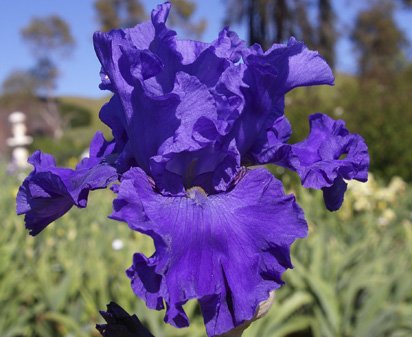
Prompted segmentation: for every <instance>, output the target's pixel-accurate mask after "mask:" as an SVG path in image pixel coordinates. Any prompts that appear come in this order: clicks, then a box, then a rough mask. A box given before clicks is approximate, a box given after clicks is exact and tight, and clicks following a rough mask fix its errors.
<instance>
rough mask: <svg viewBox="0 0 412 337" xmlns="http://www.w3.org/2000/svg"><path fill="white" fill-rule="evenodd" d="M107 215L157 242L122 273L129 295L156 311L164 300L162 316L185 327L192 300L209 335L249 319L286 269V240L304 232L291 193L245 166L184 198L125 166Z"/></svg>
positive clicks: (261, 172)
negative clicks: (223, 184)
mask: <svg viewBox="0 0 412 337" xmlns="http://www.w3.org/2000/svg"><path fill="white" fill-rule="evenodd" d="M111 217H112V218H113V219H116V220H121V221H125V222H127V223H128V224H129V226H130V228H132V229H133V230H137V231H140V232H142V233H145V234H148V235H150V236H151V237H152V238H153V240H154V243H155V247H156V252H155V254H154V255H153V256H151V257H150V258H147V257H145V256H144V255H142V254H136V255H135V256H134V259H133V265H132V266H131V267H130V269H129V270H128V271H127V274H128V276H129V277H130V278H131V282H132V288H133V290H134V291H135V293H136V294H137V295H138V296H140V297H141V298H144V299H145V300H146V304H147V305H148V306H149V307H150V308H154V309H158V310H159V309H162V308H163V300H164V301H165V303H166V307H167V312H166V318H165V319H166V320H167V322H169V323H171V324H173V325H175V326H178V327H182V326H186V325H187V324H188V318H187V317H186V315H185V313H184V310H183V307H182V305H183V304H184V303H186V302H187V301H188V300H190V299H198V300H199V302H200V305H201V308H202V311H203V315H204V318H205V324H206V328H207V331H208V335H209V336H215V335H219V334H221V333H224V332H226V331H228V330H230V329H232V328H234V327H235V326H237V325H239V324H241V323H242V322H244V321H245V320H249V319H251V318H252V317H253V316H254V314H255V311H256V308H257V306H258V304H259V302H261V301H262V300H265V299H266V298H267V297H268V295H269V292H270V290H273V289H276V288H278V287H279V286H280V285H281V284H283V281H282V280H281V275H282V273H283V272H284V271H285V270H286V269H287V268H291V267H292V265H291V262H290V255H289V249H290V245H291V244H292V243H293V242H294V241H295V240H296V239H297V238H302V237H305V236H306V233H307V226H306V222H305V220H304V218H303V212H302V210H301V209H300V208H299V207H298V206H297V204H296V202H295V199H294V197H293V196H291V195H285V194H284V192H283V189H282V185H281V183H280V182H279V181H278V180H276V179H275V178H274V177H273V176H272V175H271V174H270V173H269V172H268V171H266V170H264V169H256V170H252V171H248V172H247V173H246V175H245V176H244V177H243V178H242V179H241V180H240V181H239V182H238V183H237V185H236V186H235V187H234V188H233V190H231V191H230V192H227V193H222V194H216V195H210V196H207V195H206V193H205V192H204V191H203V190H202V189H200V188H198V187H195V188H192V189H190V190H188V191H187V194H186V196H182V197H165V196H162V195H161V194H158V193H156V192H155V191H154V190H153V188H152V185H151V184H150V183H149V181H148V178H147V176H146V174H145V173H144V172H143V171H142V170H140V169H138V168H135V169H131V170H130V171H129V172H128V173H126V174H125V175H124V176H123V180H122V183H121V185H120V189H119V192H118V197H117V199H116V200H115V202H114V212H113V214H112V216H111ZM239 275H242V277H241V278H239Z"/></svg>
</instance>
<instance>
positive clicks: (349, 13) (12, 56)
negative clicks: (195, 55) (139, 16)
mask: <svg viewBox="0 0 412 337" xmlns="http://www.w3.org/2000/svg"><path fill="white" fill-rule="evenodd" d="M159 1H161V0H144V1H143V3H144V4H145V6H146V9H147V10H150V9H151V8H153V7H155V6H156V4H158V3H159ZM93 2H94V1H93V0H77V1H68V0H13V1H6V0H3V1H0V28H1V29H0V41H1V45H2V48H1V52H0V83H1V82H3V80H4V78H5V77H6V76H7V75H8V74H9V73H10V72H11V71H12V70H17V69H27V68H29V67H31V66H32V65H33V63H34V59H33V57H32V55H31V54H30V52H29V50H28V48H27V47H26V45H24V43H23V41H22V39H21V37H20V30H21V29H22V28H23V27H24V26H26V25H27V24H28V23H29V22H30V20H31V18H32V17H33V16H37V17H41V16H47V15H50V14H58V15H60V16H61V17H63V18H64V19H65V20H66V21H67V22H68V23H69V24H70V26H71V29H72V33H73V36H74V38H75V40H76V48H75V50H74V52H73V55H72V56H71V57H70V58H68V59H62V60H61V61H60V62H59V68H60V70H61V73H62V74H61V78H60V80H59V85H58V89H57V93H58V94H59V95H81V96H90V97H99V96H101V95H102V94H103V93H102V92H101V91H99V89H98V87H97V85H98V83H99V68H100V66H99V62H98V60H97V58H96V56H95V54H94V50H93V44H92V34H93V32H94V31H95V30H96V29H97V27H98V23H97V20H96V17H95V13H94V10H93ZM222 3H223V1H222V0H206V1H204V0H199V1H197V12H196V16H195V19H196V17H197V18H205V19H206V20H207V22H208V27H207V30H206V32H205V34H204V36H203V38H202V39H203V40H205V41H212V40H214V39H215V37H216V36H217V34H218V32H219V30H220V29H221V28H222V26H223V24H222V21H223V16H224V7H223V5H222ZM365 3H366V1H355V0H335V2H334V6H335V10H336V12H337V13H338V14H339V19H340V21H339V22H338V28H339V30H340V32H341V33H342V35H343V38H342V39H341V40H340V42H339V43H338V46H337V57H338V63H337V70H338V71H343V72H349V73H350V72H354V71H355V61H356V59H355V55H354V53H353V50H352V46H351V45H350V43H349V41H348V40H347V39H345V38H344V36H345V32H347V31H348V30H349V27H350V24H351V22H352V19H353V17H354V15H355V13H356V12H357V10H358V9H359V8H361V6H364V4H365ZM396 19H397V22H398V24H399V26H400V27H401V28H402V29H403V30H404V31H405V32H406V33H407V35H408V37H409V40H410V41H412V10H410V11H402V12H401V11H399V12H397V14H396ZM232 29H234V30H235V31H236V32H237V33H238V34H239V35H240V37H242V38H245V39H246V30H245V28H244V27H232ZM179 36H181V35H179Z"/></svg>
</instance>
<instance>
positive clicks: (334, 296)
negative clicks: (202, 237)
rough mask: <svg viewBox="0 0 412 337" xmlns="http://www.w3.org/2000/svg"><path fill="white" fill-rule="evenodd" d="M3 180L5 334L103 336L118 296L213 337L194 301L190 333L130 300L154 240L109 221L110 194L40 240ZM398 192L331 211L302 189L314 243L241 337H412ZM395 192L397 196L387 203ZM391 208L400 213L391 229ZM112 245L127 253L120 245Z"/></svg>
mask: <svg viewBox="0 0 412 337" xmlns="http://www.w3.org/2000/svg"><path fill="white" fill-rule="evenodd" d="M1 172H3V170H2V171H1ZM0 184H1V186H2V189H1V190H0V205H1V208H0V215H1V219H2V225H3V228H2V232H1V235H0V332H1V334H0V335H1V336H2V337H23V336H24V337H26V336H27V337H29V336H30V337H69V336H76V337H92V336H98V334H97V332H96V330H95V329H94V325H95V324H96V323H97V322H101V321H102V320H101V318H100V316H99V314H98V310H101V309H104V308H105V304H106V303H108V302H109V301H112V300H113V301H115V302H117V303H119V304H120V305H122V306H123V307H124V308H125V309H126V310H128V311H129V312H136V313H137V314H138V315H139V317H140V318H141V319H142V321H143V322H144V324H146V325H147V326H148V328H149V329H150V330H151V331H152V333H153V334H154V335H155V336H156V337H175V336H176V337H177V336H182V337H183V336H184V337H186V336H187V337H189V336H190V337H197V336H199V337H200V336H205V331H204V327H203V323H202V320H201V317H200V315H199V312H198V308H197V306H196V305H195V304H194V303H189V304H188V305H187V306H186V308H187V312H188V315H189V317H190V319H191V323H192V324H191V326H190V328H187V329H181V330H179V329H175V328H173V327H170V326H168V325H166V324H164V323H163V315H164V312H156V311H152V310H149V309H147V308H146V307H145V305H144V304H143V303H142V301H141V300H140V299H137V298H136V297H135V296H134V295H133V293H132V291H131V288H130V285H129V281H128V278H127V277H126V276H125V274H124V270H125V269H126V268H128V267H129V265H130V264H131V260H132V255H133V253H134V252H136V251H143V252H144V253H145V254H148V255H150V254H151V252H153V245H152V242H151V240H149V239H148V238H147V237H144V236H143V235H140V234H138V233H135V232H132V231H131V230H129V229H128V228H127V225H126V224H123V223H118V222H114V221H111V220H109V219H107V217H106V216H107V215H108V214H110V209H111V199H112V198H113V195H112V194H111V192H110V191H97V192H93V193H92V194H91V196H90V202H89V206H88V208H87V209H85V210H79V209H73V210H72V211H71V212H70V213H69V214H67V215H66V216H64V217H63V218H62V219H60V220H58V221H56V222H55V223H54V224H51V225H50V226H49V227H48V228H47V229H46V230H45V231H44V232H42V233H41V234H40V235H38V236H37V237H35V238H33V237H30V236H29V235H28V234H27V232H26V230H25V229H24V225H23V218H22V217H17V216H16V215H15V213H14V197H15V194H16V192H17V186H18V184H19V182H18V181H17V179H16V178H14V177H10V176H6V175H5V174H3V173H0ZM382 191H383V192H382ZM391 191H392V190H389V189H388V190H385V189H383V186H380V185H379V184H378V183H375V185H374V186H373V188H372V194H371V195H370V196H369V197H368V201H371V204H372V206H373V208H372V209H367V210H366V209H365V210H362V209H358V210H355V208H356V207H355V205H357V203H359V202H360V201H362V198H363V196H362V195H361V194H360V193H359V192H355V190H354V192H351V191H349V193H348V194H347V197H346V199H347V200H346V204H345V207H344V208H343V209H342V210H341V211H339V212H337V213H328V212H326V211H324V210H323V205H322V200H321V195H320V194H319V193H312V192H307V191H303V190H301V189H297V190H296V193H297V195H298V201H299V203H300V204H301V206H302V207H303V208H304V210H305V211H306V216H307V218H308V221H309V224H310V234H309V238H308V239H305V240H299V241H298V242H297V244H295V245H294V249H293V263H294V265H295V268H294V270H290V271H287V272H286V273H285V276H284V279H285V281H286V285H285V286H284V287H283V288H281V290H279V291H278V292H277V293H276V298H275V302H274V305H273V307H272V309H271V311H270V312H269V314H268V315H267V316H266V317H264V318H263V319H261V320H259V321H257V322H256V323H254V324H252V326H251V327H250V328H249V329H248V330H246V332H245V334H244V337H286V336H307V337H310V336H314V337H329V336H330V337H368V336H370V337H380V336H382V337H384V336H385V337H386V336H391V337H401V336H405V337H406V336H411V335H412V323H411V321H410V317H412V282H411V281H410V280H411V279H412V223H411V221H410V220H411V214H410V211H409V210H410V209H412V207H411V206H412V205H411V203H412V202H411V200H412V198H411V196H412V190H411V189H410V188H406V191H403V192H402V191H401V190H395V191H392V192H391ZM390 193H392V194H394V198H392V197H388V198H386V197H382V194H383V195H384V196H385V195H386V196H387V195H389V194H390ZM387 209H391V210H392V211H393V213H394V214H395V217H392V218H391V219H390V221H389V222H386V223H383V222H382V221H381V219H382V217H383V216H384V214H385V213H384V212H385V210H387ZM114 239H121V240H122V241H123V242H124V247H123V249H121V250H114V249H113V248H112V241H113V240H114ZM292 334H293V335H292Z"/></svg>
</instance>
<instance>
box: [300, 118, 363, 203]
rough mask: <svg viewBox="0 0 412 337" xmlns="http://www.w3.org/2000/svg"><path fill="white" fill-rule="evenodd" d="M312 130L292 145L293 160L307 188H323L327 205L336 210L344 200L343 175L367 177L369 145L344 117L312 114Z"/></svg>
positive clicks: (357, 177)
mask: <svg viewBox="0 0 412 337" xmlns="http://www.w3.org/2000/svg"><path fill="white" fill-rule="evenodd" d="M309 121H310V133H309V136H308V137H307V139H305V140H304V141H302V142H300V143H297V144H294V145H292V156H293V157H294V158H295V159H297V160H295V161H294V162H293V163H294V164H293V165H292V166H293V169H294V170H296V172H297V173H298V175H299V177H300V178H301V180H302V184H303V186H304V187H307V188H315V189H323V191H324V198H325V202H326V206H327V207H328V209H329V210H332V211H334V210H337V209H338V208H340V206H341V204H342V201H343V194H344V192H345V190H346V184H345V185H344V182H343V180H342V179H346V180H351V179H356V180H359V181H362V182H364V181H366V180H367V173H368V168H369V155H368V148H367V146H366V144H365V142H364V140H363V138H362V137H361V136H359V135H357V134H351V133H349V131H348V130H347V129H346V126H345V123H344V122H343V121H342V120H337V121H335V120H333V119H332V118H330V117H328V116H326V115H323V114H314V115H311V116H310V117H309Z"/></svg>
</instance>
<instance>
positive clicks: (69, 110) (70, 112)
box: [59, 102, 92, 128]
mask: <svg viewBox="0 0 412 337" xmlns="http://www.w3.org/2000/svg"><path fill="white" fill-rule="evenodd" d="M59 112H60V115H61V116H62V118H63V120H64V121H65V123H66V124H67V127H70V128H77V127H81V126H89V125H90V123H91V122H92V113H91V111H90V110H89V109H86V108H85V107H82V106H79V105H75V104H70V103H66V102H60V103H59Z"/></svg>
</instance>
